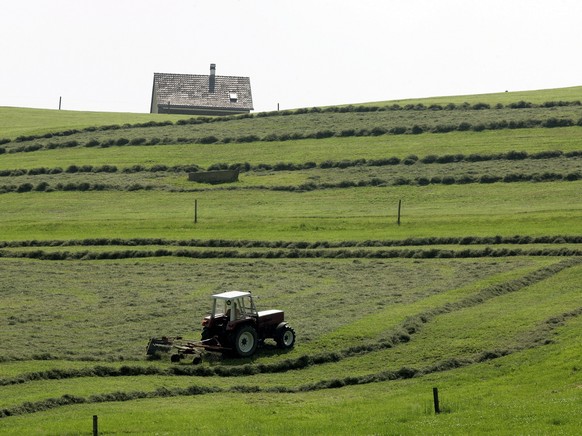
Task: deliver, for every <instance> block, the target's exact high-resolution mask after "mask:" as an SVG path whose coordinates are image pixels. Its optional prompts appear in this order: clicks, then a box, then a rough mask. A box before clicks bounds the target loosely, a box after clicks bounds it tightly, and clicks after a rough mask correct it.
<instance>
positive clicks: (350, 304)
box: [0, 87, 582, 435]
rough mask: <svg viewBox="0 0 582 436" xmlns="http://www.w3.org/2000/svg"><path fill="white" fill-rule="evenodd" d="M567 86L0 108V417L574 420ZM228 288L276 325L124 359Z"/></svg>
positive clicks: (580, 306) (225, 421)
mask: <svg viewBox="0 0 582 436" xmlns="http://www.w3.org/2000/svg"><path fill="white" fill-rule="evenodd" d="M581 96H582V87H577V88H564V89H561V90H545V91H531V92H525V93H513V92H509V93H502V94H489V95H479V96H462V97H443V98H436V99H424V100H407V101H401V102H382V103H370V104H369V105H358V106H350V107H346V108H314V109H301V110H297V111H282V112H280V113H276V112H273V113H263V114H253V115H250V116H243V117H226V118H217V119H212V118H197V119H192V118H188V117H181V118H180V117H167V118H164V117H162V116H157V117H154V116H152V115H135V116H134V115H131V114H87V113H66V112H59V111H35V110H27V109H18V110H14V109H9V108H0V114H1V115H2V117H0V119H1V120H2V121H0V138H5V139H4V140H2V141H1V142H2V144H0V201H1V204H2V207H1V208H0V271H1V275H2V280H1V281H0V292H1V295H2V296H3V302H4V303H3V305H2V306H1V307H0V328H1V330H2V331H3V332H4V333H5V334H4V335H3V340H2V354H1V355H0V433H2V434H15V435H16V434H31V433H34V434H79V433H89V432H90V431H91V428H92V416H93V415H98V416H99V424H100V431H101V432H102V433H109V434H160V433H164V434H188V433H196V434H216V433H219V434H222V433H227V432H228V433H235V432H236V433H241V434H281V433H284V434H307V433H309V434H330V433H333V434H411V435H412V434H415V435H416V434H433V433H446V434H482V433H483V434H572V435H574V434H577V432H578V429H579V427H580V424H582V422H581V421H580V417H579V415H580V414H579V410H580V386H581V385H582V375H581V374H582V372H581V371H580V368H581V365H582V362H581V360H580V355H582V344H581V343H580V341H579V336H580V334H579V331H580V328H581V327H582V325H581V320H582V317H581V316H580V315H582V302H581V300H580V295H581V293H580V292H581V289H580V283H582V247H581V245H580V244H581V243H582V233H581V232H580V229H581V228H582V227H581V223H582V202H581V201H580V195H579V192H580V191H581V189H582V142H581V140H580V138H581V136H580V132H581V130H580V129H582V127H581V126H582V106H581V105H580V102H579V100H580V99H581ZM6 113H9V115H7V116H6V117H5V116H4V115H6ZM207 169H211V170H213V169H238V170H239V171H240V175H239V181H238V182H235V183H231V184H219V185H210V184H198V183H194V182H189V181H188V180H187V173H188V172H198V171H203V170H207ZM195 201H196V204H197V210H196V212H197V214H196V221H197V222H194V218H195V216H194V202H195ZM399 202H400V203H401V208H400V209H401V210H400V212H401V213H400V223H398V222H397V219H398V204H399ZM234 289H245V290H246V289H248V290H252V291H253V293H254V294H255V295H257V296H258V297H259V299H258V302H257V304H258V305H259V308H260V309H269V308H280V309H284V310H285V313H286V318H287V320H288V321H289V322H290V323H291V324H292V325H293V326H294V328H295V330H296V331H297V337H298V339H297V343H296V346H295V347H294V348H293V349H292V350H288V351H281V350H279V349H277V348H275V346H274V344H273V343H271V342H270V341H266V343H265V344H264V346H263V347H262V348H261V349H260V350H259V352H258V353H257V354H256V355H255V356H253V357H251V358H247V359H232V358H228V357H222V356H220V355H208V356H206V357H205V359H204V362H203V363H202V364H200V365H192V364H191V363H190V362H189V361H187V360H184V361H182V362H180V363H178V364H175V363H171V362H170V361H169V358H168V357H167V356H166V357H162V358H161V360H147V359H146V358H145V356H144V350H145V345H146V343H147V341H148V339H149V338H150V337H151V336H162V335H183V336H185V337H187V338H192V339H197V338H198V337H199V335H200V320H201V318H202V317H203V316H204V315H206V313H207V312H208V310H209V295H211V294H213V293H216V292H221V291H226V290H234ZM433 387H438V388H439V392H440V396H441V410H442V413H440V414H435V412H434V409H433V402H432V389H433ZM225 404H226V405H228V407H227V408H225Z"/></svg>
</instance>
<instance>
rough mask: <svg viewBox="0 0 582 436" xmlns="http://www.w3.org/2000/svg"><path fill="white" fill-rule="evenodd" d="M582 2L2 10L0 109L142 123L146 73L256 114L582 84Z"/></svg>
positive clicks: (38, 1)
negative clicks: (204, 89)
mask: <svg viewBox="0 0 582 436" xmlns="http://www.w3.org/2000/svg"><path fill="white" fill-rule="evenodd" d="M581 49H582V1H580V0H482V1H476V0H287V1H281V0H46V1H43V0H0V106H23V107H38V108H53V109H56V108H58V102H59V97H60V96H62V98H63V103H62V108H63V109H69V110H88V111H118V112H149V108H150V99H151V90H152V82H153V73H154V72H163V73H190V74H208V72H209V66H210V63H216V69H217V70H216V74H217V75H233V76H249V77H250V78H251V86H252V89H253V100H254V107H255V111H264V110H275V109H276V108H277V103H279V104H280V107H281V109H289V108H298V107H311V106H321V105H332V104H345V103H362V102H369V101H382V100H393V99H402V98H416V97H431V96H442V95H463V94H480V93H490V92H502V91H505V90H510V91H517V90H530V89H544V88H559V87H566V86H578V85H582V56H581V55H580V52H581Z"/></svg>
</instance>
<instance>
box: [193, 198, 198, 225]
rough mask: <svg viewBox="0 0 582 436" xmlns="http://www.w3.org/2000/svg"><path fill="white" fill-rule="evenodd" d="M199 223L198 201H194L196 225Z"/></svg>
mask: <svg viewBox="0 0 582 436" xmlns="http://www.w3.org/2000/svg"><path fill="white" fill-rule="evenodd" d="M197 222H198V200H194V224H196V223H197Z"/></svg>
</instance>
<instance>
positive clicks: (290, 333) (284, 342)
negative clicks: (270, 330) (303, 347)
mask: <svg viewBox="0 0 582 436" xmlns="http://www.w3.org/2000/svg"><path fill="white" fill-rule="evenodd" d="M275 341H276V342H277V346H278V347H279V348H291V347H293V345H295V330H293V329H292V328H291V327H289V326H288V325H286V326H285V327H282V328H280V329H278V331H277V337H276V338H275Z"/></svg>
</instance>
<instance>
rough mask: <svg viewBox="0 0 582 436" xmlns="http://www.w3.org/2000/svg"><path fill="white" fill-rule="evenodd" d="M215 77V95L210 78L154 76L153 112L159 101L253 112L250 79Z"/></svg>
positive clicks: (197, 76) (181, 75)
mask: <svg viewBox="0 0 582 436" xmlns="http://www.w3.org/2000/svg"><path fill="white" fill-rule="evenodd" d="M214 77H215V85H214V92H211V89H210V83H209V82H210V76H209V75H198V74H171V73H154V88H153V95H152V110H153V105H154V104H156V102H157V104H158V105H168V104H169V105H171V106H181V107H196V108H209V109H213V110H218V109H220V110H228V111H242V112H245V111H246V112H248V111H250V110H252V109H253V98H252V94H251V81H250V78H249V77H237V76H214Z"/></svg>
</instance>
